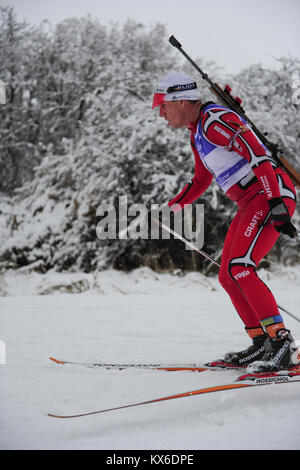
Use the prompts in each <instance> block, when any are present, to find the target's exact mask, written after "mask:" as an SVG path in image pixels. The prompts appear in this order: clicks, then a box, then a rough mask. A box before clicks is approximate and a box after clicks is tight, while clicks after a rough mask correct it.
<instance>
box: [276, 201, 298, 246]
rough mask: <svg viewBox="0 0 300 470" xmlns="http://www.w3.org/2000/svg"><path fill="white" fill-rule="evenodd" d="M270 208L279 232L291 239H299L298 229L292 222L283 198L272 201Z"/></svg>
mask: <svg viewBox="0 0 300 470" xmlns="http://www.w3.org/2000/svg"><path fill="white" fill-rule="evenodd" d="M269 206H270V209H271V220H272V222H273V226H274V228H275V229H276V230H277V232H279V233H280V232H282V233H285V234H286V235H288V236H289V237H290V238H294V237H297V235H298V232H297V229H296V227H295V226H294V225H293V224H292V222H291V217H290V214H289V211H288V208H287V207H286V205H285V203H284V202H283V200H282V198H281V197H274V198H273V199H270V201H269Z"/></svg>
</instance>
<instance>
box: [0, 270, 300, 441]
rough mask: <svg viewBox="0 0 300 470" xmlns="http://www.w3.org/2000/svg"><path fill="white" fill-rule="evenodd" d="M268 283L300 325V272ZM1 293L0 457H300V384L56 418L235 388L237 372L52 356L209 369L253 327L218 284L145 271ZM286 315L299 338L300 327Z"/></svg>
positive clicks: (72, 278) (22, 275)
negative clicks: (110, 453)
mask: <svg viewBox="0 0 300 470" xmlns="http://www.w3.org/2000/svg"><path fill="white" fill-rule="evenodd" d="M260 274H261V276H262V277H263V279H264V280H265V281H266V282H267V283H268V285H269V286H270V287H271V289H272V290H273V292H274V293H276V298H277V301H278V303H279V304H280V305H283V306H284V307H285V308H287V309H289V310H290V311H291V312H293V313H294V314H296V315H298V316H299V310H300V309H299V305H300V302H299V300H300V294H299V285H300V282H299V281H300V271H299V270H296V269H288V268H281V270H280V272H278V273H274V274H271V273H267V272H266V271H261V272H260ZM0 292H1V295H2V297H0V310H1V313H0V340H1V343H0V344H1V346H2V356H1V355H0V359H2V362H6V363H5V364H0V374H1V375H0V376H1V383H0V414H1V418H0V448H1V449H109V450H110V449H119V450H120V449H190V450H192V449H300V425H299V422H300V384H299V383H296V384H286V385H282V386H279V385H270V386H266V387H261V388H260V387H254V388H249V389H245V390H235V391H225V392H220V393H216V394H208V395H203V396H201V395H199V396H193V397H187V398H182V399H178V400H171V401H167V402H162V403H155V404H150V405H145V406H140V407H136V408H129V409H125V410H121V411H113V412H111V413H106V414H103V415H93V416H89V417H84V418H79V419H73V420H58V419H54V418H50V417H48V416H47V413H48V412H53V413H62V414H72V413H77V412H85V411H93V410H99V409H103V408H107V407H113V406H118V405H123V404H129V403H134V402H139V401H144V400H148V399H152V398H158V397H163V396H165V395H171V394H175V393H179V392H184V391H190V390H195V389H198V388H201V387H205V386H211V385H214V384H223V383H228V382H230V381H231V380H232V379H233V378H234V377H235V375H237V372H234V371H217V372H215V371H213V372H211V371H209V372H204V373H191V372H160V371H146V370H126V371H113V370H99V369H87V368H80V367H72V366H70V367H68V366H59V365H56V364H53V363H51V362H50V361H49V359H48V357H49V356H56V357H57V358H60V359H66V360H73V361H103V362H113V361H117V362H137V361H142V362H153V361H165V362H172V363H175V362H178V363H187V362H193V361H198V362H205V361H207V360H212V359H216V358H218V357H219V356H220V355H221V354H223V353H224V352H226V351H228V350H233V349H239V348H243V347H245V346H247V345H248V339H247V336H246V335H245V333H244V330H243V325H242V323H241V321H240V320H239V318H238V316H237V315H236V314H235V313H234V311H233V308H232V307H231V304H230V301H229V299H228V298H227V295H226V294H225V292H223V290H222V289H221V287H219V285H218V282H217V279H214V278H205V277H203V276H202V275H201V274H198V273H190V274H188V275H186V276H183V277H180V276H178V275H171V274H165V275H163V274H160V275H158V274H156V273H153V272H152V271H150V270H148V269H145V268H143V269H139V270H137V271H135V272H133V273H130V274H124V273H119V272H115V271H108V272H101V273H98V274H97V275H92V274H80V273H78V274H66V275H65V274H57V273H51V272H50V273H47V274H45V275H41V274H37V273H35V272H30V271H26V270H24V269H23V270H19V271H18V272H6V273H5V274H2V276H1V277H0ZM74 292H75V293H74ZM76 292H77V293H76ZM284 318H285V322H286V325H287V326H288V327H289V328H290V329H291V330H292V333H293V335H294V337H295V338H296V339H297V340H300V324H299V323H297V322H296V321H295V320H293V319H292V318H290V317H289V316H287V315H285V316H284ZM4 346H5V351H4V350H3V349H4ZM4 352H5V353H6V355H5V356H4ZM4 359H5V361H4Z"/></svg>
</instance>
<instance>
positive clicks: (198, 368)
mask: <svg viewBox="0 0 300 470" xmlns="http://www.w3.org/2000/svg"><path fill="white" fill-rule="evenodd" d="M49 359H50V360H51V361H52V362H55V363H56V364H61V365H73V366H80V367H88V368H92V369H97V368H102V369H117V370H124V369H147V370H161V371H167V372H179V371H190V372H205V371H207V370H217V369H234V370H236V369H244V367H239V366H233V365H232V364H229V363H227V362H224V361H222V360H221V359H220V360H217V361H212V362H208V363H207V364H195V363H192V364H165V363H153V364H151V363H149V364H142V363H127V364H122V363H111V364H110V363H105V362H74V361H63V360H60V359H56V358H55V357H49Z"/></svg>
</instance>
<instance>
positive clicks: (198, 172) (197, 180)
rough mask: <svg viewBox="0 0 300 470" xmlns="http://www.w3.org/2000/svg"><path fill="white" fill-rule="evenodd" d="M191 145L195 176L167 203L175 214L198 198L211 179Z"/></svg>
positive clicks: (211, 176)
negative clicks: (173, 209)
mask: <svg viewBox="0 0 300 470" xmlns="http://www.w3.org/2000/svg"><path fill="white" fill-rule="evenodd" d="M191 145H192V150H193V152H194V156H195V175H194V177H193V178H192V180H191V181H190V182H189V183H187V184H186V185H185V187H184V188H183V190H182V191H181V192H180V193H179V194H177V196H175V197H174V198H173V199H172V200H171V201H169V203H168V205H169V207H172V206H173V207H174V208H175V212H177V211H178V210H180V209H183V207H184V205H185V204H191V203H192V202H193V201H195V200H196V199H198V197H199V196H200V195H201V194H203V193H204V191H206V189H207V188H208V187H209V186H210V184H211V182H212V179H213V175H212V174H211V173H210V172H209V171H208V170H207V169H206V168H205V166H204V165H203V163H202V161H201V160H200V158H199V155H198V152H197V150H196V148H195V145H194V143H193V141H192V143H191Z"/></svg>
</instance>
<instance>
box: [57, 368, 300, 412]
mask: <svg viewBox="0 0 300 470" xmlns="http://www.w3.org/2000/svg"><path fill="white" fill-rule="evenodd" d="M299 381H300V368H297V369H295V370H287V371H280V372H274V373H257V374H256V373H255V374H244V375H241V376H239V377H238V378H237V379H236V380H235V382H233V383H229V384H225V385H216V386H214V387H206V388H200V389H198V390H192V391H190V392H183V393H177V394H176V395H169V396H166V397H160V398H154V399H152V400H147V401H142V402H138V403H131V404H129V405H122V406H115V407H113V408H107V409H104V410H98V411H90V412H86V413H78V414H73V415H58V414H53V413H48V416H50V417H52V418H62V419H69V418H80V417H83V416H91V415H95V414H101V413H108V412H110V411H117V410H123V409H125V408H133V407H136V406H141V405H148V404H150V403H158V402H162V401H167V400H174V399H176V398H183V397H191V396H195V395H204V394H206V393H214V392H221V391H225V390H235V389H240V388H247V387H256V386H263V385H271V384H284V383H294V382H299Z"/></svg>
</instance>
